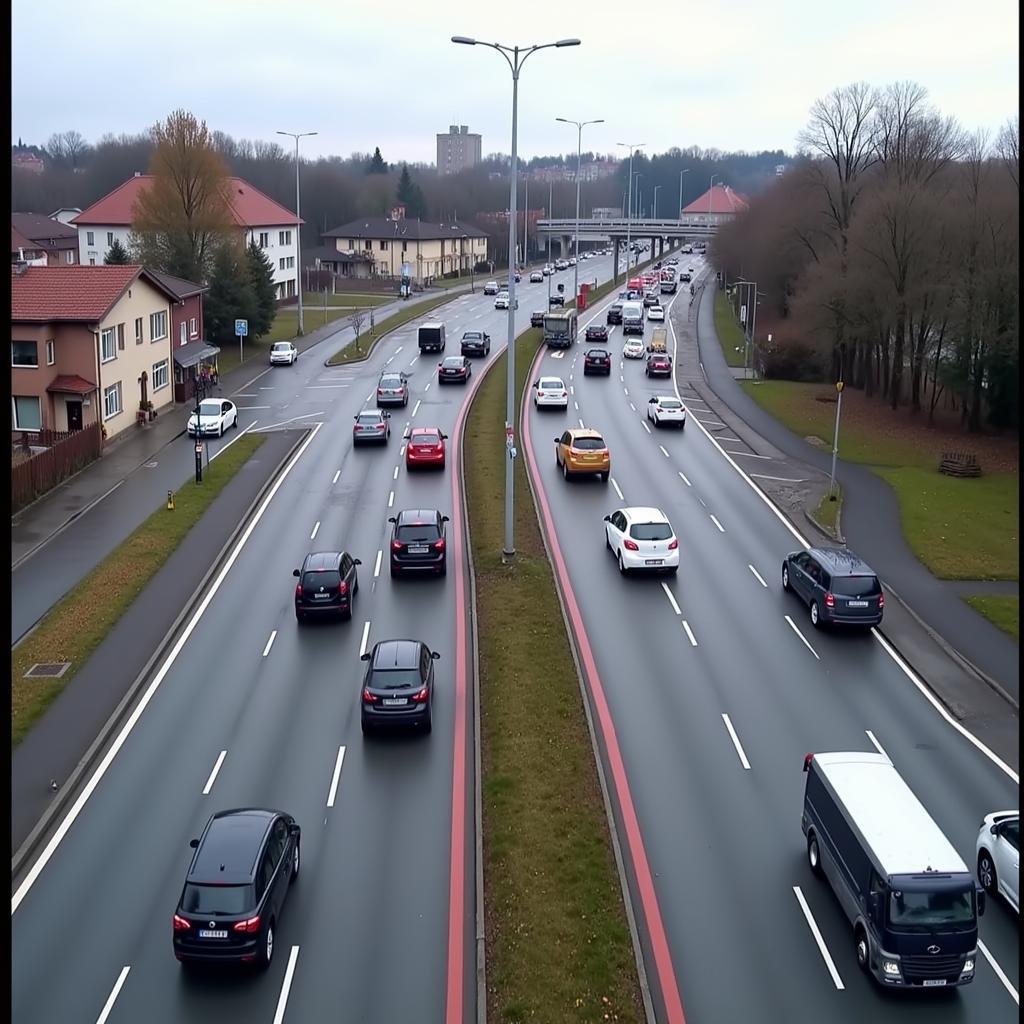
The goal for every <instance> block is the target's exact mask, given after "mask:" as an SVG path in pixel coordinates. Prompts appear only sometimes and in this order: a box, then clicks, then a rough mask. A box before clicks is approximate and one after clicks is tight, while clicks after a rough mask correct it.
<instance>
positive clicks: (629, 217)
mask: <svg viewBox="0 0 1024 1024" xmlns="http://www.w3.org/2000/svg"><path fill="white" fill-rule="evenodd" d="M615 145H616V146H622V147H623V149H628V150H629V188H628V189H627V191H626V198H627V206H626V278H627V280H628V278H629V262H630V259H629V257H630V253H631V251H632V250H631V248H630V247H631V245H632V244H633V243H632V237H633V236H632V227H633V152H634V150H637V149H641V148H642V147H644V146H646V145H647V143H646V142H616V143H615ZM616 272H618V271H617V270H616Z"/></svg>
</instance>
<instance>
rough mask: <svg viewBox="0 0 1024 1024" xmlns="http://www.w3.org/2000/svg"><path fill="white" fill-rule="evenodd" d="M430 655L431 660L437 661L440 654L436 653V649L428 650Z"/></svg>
mask: <svg viewBox="0 0 1024 1024" xmlns="http://www.w3.org/2000/svg"><path fill="white" fill-rule="evenodd" d="M430 657H431V660H433V661H438V660H439V659H440V657H441V655H440V654H438V653H437V651H431V652H430Z"/></svg>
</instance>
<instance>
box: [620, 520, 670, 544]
mask: <svg viewBox="0 0 1024 1024" xmlns="http://www.w3.org/2000/svg"><path fill="white" fill-rule="evenodd" d="M629 535H630V537H632V538H633V539H634V540H668V539H669V537H671V536H672V527H671V526H669V525H668V523H634V524H633V525H632V526H631V527H630V528H629Z"/></svg>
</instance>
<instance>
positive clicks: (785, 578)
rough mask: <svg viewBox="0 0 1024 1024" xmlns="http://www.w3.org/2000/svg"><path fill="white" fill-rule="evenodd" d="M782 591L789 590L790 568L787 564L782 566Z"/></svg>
mask: <svg viewBox="0 0 1024 1024" xmlns="http://www.w3.org/2000/svg"><path fill="white" fill-rule="evenodd" d="M782 589H783V590H789V566H788V565H785V564H783V566H782Z"/></svg>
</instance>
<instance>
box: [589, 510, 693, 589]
mask: <svg viewBox="0 0 1024 1024" xmlns="http://www.w3.org/2000/svg"><path fill="white" fill-rule="evenodd" d="M604 542H605V546H606V547H607V548H608V549H609V550H610V551H611V553H612V554H613V555H614V556H615V560H616V561H617V562H618V563H619V572H621V573H622V574H623V575H625V574H626V573H628V572H632V571H634V570H644V571H647V572H667V573H669V574H671V575H673V576H674V575H675V574H676V571H677V570H678V569H679V540H678V538H677V537H676V533H675V530H673V529H672V524H671V523H670V522H669V521H668V516H666V515H665V513H664V512H662V511H661V509H660V508H644V507H636V508H620V509H618V510H617V511H615V512H612V513H611V514H610V515H607V516H605V517H604Z"/></svg>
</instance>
